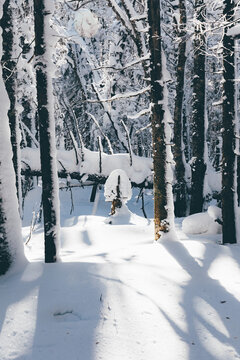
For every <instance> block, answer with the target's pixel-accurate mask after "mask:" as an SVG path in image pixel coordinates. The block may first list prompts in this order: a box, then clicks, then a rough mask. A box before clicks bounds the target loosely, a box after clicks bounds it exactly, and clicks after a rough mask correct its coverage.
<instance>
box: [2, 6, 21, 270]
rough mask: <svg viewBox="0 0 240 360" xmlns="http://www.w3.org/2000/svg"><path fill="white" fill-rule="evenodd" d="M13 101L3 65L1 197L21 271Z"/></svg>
mask: <svg viewBox="0 0 240 360" xmlns="http://www.w3.org/2000/svg"><path fill="white" fill-rule="evenodd" d="M3 4H4V0H0V18H2V15H3ZM1 57H2V28H0V58H1ZM9 106H10V103H9V99H8V96H7V92H6V89H5V86H4V82H3V79H2V68H1V67H0V108H1V123H0V199H1V208H2V210H3V215H4V221H5V223H4V224H1V225H2V226H3V227H4V230H5V235H6V241H7V243H8V251H9V252H10V256H11V262H12V269H11V271H17V270H18V269H19V268H20V267H21V266H23V264H24V263H25V262H26V259H25V256H24V252H23V240H22V235H21V220H20V215H19V212H18V200H17V193H16V185H15V172H14V168H13V162H12V156H13V154H12V147H11V142H10V128H9V122H8V116H7V113H8V109H9Z"/></svg>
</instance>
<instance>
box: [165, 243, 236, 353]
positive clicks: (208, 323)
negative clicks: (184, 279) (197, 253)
mask: <svg viewBox="0 0 240 360" xmlns="http://www.w3.org/2000/svg"><path fill="white" fill-rule="evenodd" d="M161 244H162V246H164V247H165V249H166V250H167V251H168V252H169V253H170V254H171V255H172V256H173V257H174V258H175V260H176V261H177V262H178V263H179V264H180V266H181V267H182V268H183V269H184V270H185V271H186V272H187V273H188V274H189V275H190V276H191V279H190V281H189V282H188V283H187V284H184V285H183V286H182V290H183V299H182V303H181V306H182V308H183V310H184V313H185V316H186V323H187V324H188V331H187V333H186V332H183V331H182V330H180V328H179V327H178V326H177V325H176V323H175V322H174V320H173V319H170V318H169V316H167V314H165V317H166V318H167V319H168V321H169V322H170V323H171V325H172V327H173V328H174V330H175V332H176V333H177V334H178V335H179V336H180V337H182V338H183V339H184V341H186V342H187V343H189V360H193V359H196V356H198V357H197V359H198V360H200V359H202V360H216V359H219V358H223V357H222V355H220V354H218V349H217V347H218V344H219V343H221V344H226V345H228V346H230V347H231V348H232V350H229V351H230V352H229V355H228V357H226V359H233V358H240V344H239V341H237V338H238V336H239V334H240V321H236V316H237V317H239V320H240V316H239V314H240V303H239V302H238V301H237V299H236V298H235V297H234V296H233V295H232V294H231V293H229V292H228V291H227V290H226V289H225V288H224V287H223V286H222V285H221V284H220V282H219V281H218V280H214V279H212V278H210V277H209V275H208V271H209V269H210V266H211V264H212V262H213V261H214V260H215V259H216V257H217V255H218V254H219V253H220V248H219V246H218V245H216V246H215V247H214V250H215V252H213V249H208V247H206V248H205V254H204V259H203V260H202V266H201V265H199V263H198V262H197V261H196V260H195V259H194V258H193V257H192V256H191V255H190V254H189V252H188V251H187V249H186V248H185V246H184V245H183V244H182V243H181V242H180V241H164V242H161ZM211 246H212V245H211ZM208 250H210V251H208ZM216 317H217V318H218V319H220V325H221V326H220V327H221V328H220V329H218V328H217V326H216V324H215V323H214V321H215V320H214V319H216ZM233 319H234V321H233ZM218 323H219V321H218ZM209 344H211V345H209ZM209 346H210V347H209ZM226 351H228V350H226ZM199 356H200V357H199Z"/></svg>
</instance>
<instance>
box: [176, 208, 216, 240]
mask: <svg viewBox="0 0 240 360" xmlns="http://www.w3.org/2000/svg"><path fill="white" fill-rule="evenodd" d="M220 223H221V209H220V208H218V207H217V206H209V208H208V211H207V212H204V213H197V214H193V215H190V216H188V217H186V218H185V219H184V220H183V223H182V230H183V231H184V232H185V233H187V234H204V233H207V234H219V233H221V231H222V226H221V225H220Z"/></svg>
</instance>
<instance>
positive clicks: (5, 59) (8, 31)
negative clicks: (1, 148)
mask: <svg viewBox="0 0 240 360" xmlns="http://www.w3.org/2000/svg"><path fill="white" fill-rule="evenodd" d="M1 27H2V29H3V32H2V37H3V42H2V46H3V55H2V59H1V64H2V73H3V80H4V82H5V87H6V90H7V93H8V97H9V100H10V108H9V110H8V118H9V124H10V130H11V144H12V152H13V159H12V161H13V166H14V170H15V174H16V188H17V196H18V201H19V210H20V213H21V207H22V187H21V155H20V129H19V121H18V118H17V111H16V66H17V63H16V60H15V59H14V57H15V56H14V54H13V46H14V32H13V10H12V7H11V1H10V0H6V1H5V2H4V5H3V17H2V19H1Z"/></svg>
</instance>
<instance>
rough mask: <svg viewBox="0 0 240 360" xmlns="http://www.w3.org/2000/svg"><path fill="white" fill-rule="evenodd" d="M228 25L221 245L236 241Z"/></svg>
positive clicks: (228, 10) (229, 6)
mask: <svg viewBox="0 0 240 360" xmlns="http://www.w3.org/2000/svg"><path fill="white" fill-rule="evenodd" d="M223 13H224V15H225V16H226V21H227V23H228V22H232V20H233V16H234V2H233V1H232V0H225V1H224V10H223ZM228 29H229V28H228V27H226V28H225V29H224V36H223V77H224V82H223V131H222V137H223V147H222V218H223V244H226V243H232V244H233V243H236V242H237V238H236V221H235V216H236V214H235V201H236V192H237V189H236V184H235V178H236V155H235V152H234V151H235V133H234V132H235V128H234V122H235V111H236V109H235V85H234V79H235V71H234V65H235V64H234V38H232V37H230V36H228V35H227V32H228Z"/></svg>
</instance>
